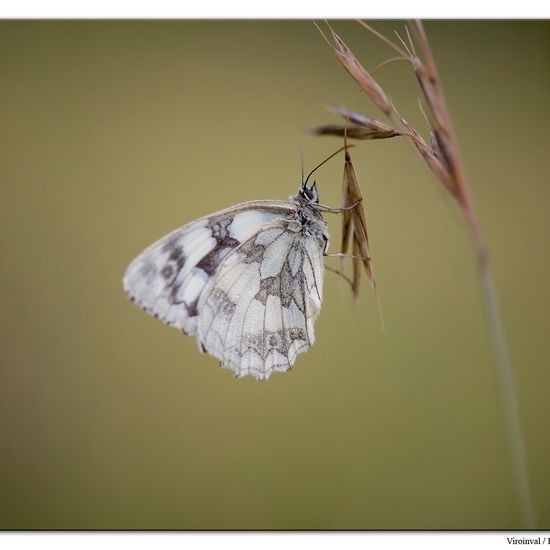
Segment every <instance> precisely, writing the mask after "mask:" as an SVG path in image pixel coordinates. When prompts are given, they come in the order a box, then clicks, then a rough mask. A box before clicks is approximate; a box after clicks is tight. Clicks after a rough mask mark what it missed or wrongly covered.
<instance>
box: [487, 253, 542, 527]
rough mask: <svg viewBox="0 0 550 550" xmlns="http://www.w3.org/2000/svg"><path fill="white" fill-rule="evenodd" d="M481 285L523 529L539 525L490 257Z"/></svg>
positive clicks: (512, 372) (512, 373) (512, 371)
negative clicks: (537, 523)
mask: <svg viewBox="0 0 550 550" xmlns="http://www.w3.org/2000/svg"><path fill="white" fill-rule="evenodd" d="M479 265H480V277H481V286H482V290H483V297H484V301H485V312H486V314H487V321H488V323H489V330H490V333H491V344H492V347H493V354H494V358H495V365H496V370H497V376H498V382H499V386H500V396H501V400H502V407H503V412H504V421H505V425H506V432H507V434H506V435H507V440H508V446H509V450H510V456H511V461H512V473H513V476H514V484H515V487H516V492H517V496H518V499H519V508H520V513H521V525H522V527H523V528H524V529H535V528H536V511H535V506H534V504H533V500H532V497H531V490H530V487H529V476H528V474H527V461H526V453H525V443H524V440H523V434H522V431H521V424H520V420H519V418H520V415H519V407H518V400H517V395H516V384H515V378H514V370H513V368H512V363H511V361H510V355H509V353H508V346H507V343H506V337H505V336H504V327H503V326H502V319H501V316H500V312H499V307H498V300H497V294H496V290H495V284H494V282H493V277H492V273H491V269H490V267H489V263H488V261H487V258H486V257H485V259H484V261H483V263H480V264H479Z"/></svg>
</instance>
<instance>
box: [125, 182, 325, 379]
mask: <svg viewBox="0 0 550 550" xmlns="http://www.w3.org/2000/svg"><path fill="white" fill-rule="evenodd" d="M317 203H318V195H317V190H316V188H315V187H314V186H313V187H311V188H307V187H306V186H305V185H302V187H301V189H300V191H299V193H298V194H297V195H294V196H293V197H290V199H289V201H250V202H246V203H243V204H239V205H237V206H234V207H231V208H228V209H226V210H222V211H220V212H216V213H214V214H211V215H210V216H206V217H204V218H200V219H198V220H196V221H193V222H191V223H189V224H187V225H184V226H183V227H181V228H179V229H177V230H175V231H174V232H172V233H170V234H169V235H167V236H165V237H164V238H162V239H160V240H159V241H157V242H156V243H154V244H153V245H151V246H150V247H149V248H147V249H146V250H145V251H144V252H142V253H141V254H140V255H139V256H138V257H137V258H136V259H135V260H134V261H133V262H132V263H131V264H130V265H129V266H128V269H127V270H126V273H125V275H124V279H123V285H124V289H125V290H126V292H127V294H128V296H129V297H130V299H131V300H132V301H133V302H135V303H136V304H137V305H139V306H140V307H141V308H142V309H144V310H145V311H146V312H147V313H149V314H151V315H153V316H155V317H157V318H159V319H161V320H162V321H164V322H165V323H166V324H167V325H169V326H173V327H175V328H177V329H179V330H180V331H182V332H183V333H185V334H190V335H195V336H196V339H197V343H198V345H199V349H200V350H201V351H203V352H207V353H209V354H210V355H213V356H214V357H216V358H217V359H218V360H219V361H220V365H221V366H222V367H224V368H228V369H231V370H232V371H233V373H234V374H235V376H237V377H242V376H246V375H252V376H253V377H255V378H256V379H258V380H267V379H268V378H269V377H270V376H271V374H272V373H273V372H276V371H281V372H282V371H286V370H289V369H290V368H292V366H293V364H294V362H295V360H296V357H297V355H298V354H299V353H301V352H304V351H307V350H308V349H309V348H310V347H311V346H312V345H313V342H314V330H313V323H314V321H315V319H316V318H317V316H318V314H319V311H320V308H321V302H322V295H323V276H324V264H323V255H324V253H325V252H326V249H327V247H328V232H327V226H326V223H325V221H324V220H323V218H322V216H321V214H320V212H319V211H318V210H317V208H316V204H317Z"/></svg>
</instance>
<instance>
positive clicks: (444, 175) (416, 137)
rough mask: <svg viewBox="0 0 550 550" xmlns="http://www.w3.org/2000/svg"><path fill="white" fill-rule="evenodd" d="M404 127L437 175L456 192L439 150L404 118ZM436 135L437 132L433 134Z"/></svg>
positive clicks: (402, 120) (448, 187) (452, 191)
mask: <svg viewBox="0 0 550 550" xmlns="http://www.w3.org/2000/svg"><path fill="white" fill-rule="evenodd" d="M401 122H402V124H403V127H404V128H405V130H406V131H407V134H408V135H409V137H410V138H411V139H412V142H413V144H414V146H415V147H416V149H417V150H418V152H419V153H420V155H421V156H422V158H423V159H424V160H425V161H426V164H427V165H428V166H429V167H430V169H431V170H432V172H433V173H434V174H435V177H436V178H437V179H438V180H439V181H440V182H441V183H442V184H443V185H444V186H445V188H446V189H448V190H449V191H450V192H451V193H453V194H454V193H455V187H454V185H453V181H452V178H451V174H450V173H449V170H448V169H447V167H446V165H445V164H444V161H442V159H441V157H440V156H439V154H438V152H436V151H435V150H434V149H432V148H431V147H429V146H428V145H427V144H426V142H425V141H424V138H423V137H422V136H421V135H420V134H419V133H418V132H417V130H416V129H415V128H414V127H413V126H412V125H411V124H409V123H408V122H407V121H406V120H405V119H404V118H402V119H401ZM433 135H434V136H435V134H433Z"/></svg>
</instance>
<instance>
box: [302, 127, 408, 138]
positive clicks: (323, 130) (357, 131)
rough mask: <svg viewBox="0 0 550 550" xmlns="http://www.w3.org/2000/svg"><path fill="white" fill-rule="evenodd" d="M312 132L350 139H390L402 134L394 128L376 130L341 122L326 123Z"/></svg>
mask: <svg viewBox="0 0 550 550" xmlns="http://www.w3.org/2000/svg"><path fill="white" fill-rule="evenodd" d="M311 133H312V134H314V135H316V136H347V137H348V138H350V139H361V140H365V139H388V138H392V137H396V136H400V135H401V133H400V132H398V131H397V130H394V129H393V128H390V129H389V130H376V129H374V128H365V127H364V126H359V125H357V124H350V125H349V126H347V127H346V126H342V125H341V124H325V125H323V126H317V127H315V128H312V129H311Z"/></svg>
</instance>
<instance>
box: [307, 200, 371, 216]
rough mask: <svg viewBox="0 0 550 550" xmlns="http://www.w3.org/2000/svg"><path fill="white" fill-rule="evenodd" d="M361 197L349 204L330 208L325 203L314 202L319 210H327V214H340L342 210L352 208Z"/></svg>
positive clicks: (346, 210) (347, 210) (345, 210)
mask: <svg viewBox="0 0 550 550" xmlns="http://www.w3.org/2000/svg"><path fill="white" fill-rule="evenodd" d="M362 200H363V199H362V198H360V199H359V200H358V201H357V202H355V203H353V204H352V205H351V206H343V207H342V208H332V207H331V206H327V205H326V204H316V205H315V207H316V208H318V209H319V210H320V211H321V212H328V213H329V214H342V213H343V212H349V211H350V210H353V209H354V208H355V207H356V206H357V205H358V204H359V203H360V202H361V201H362Z"/></svg>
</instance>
